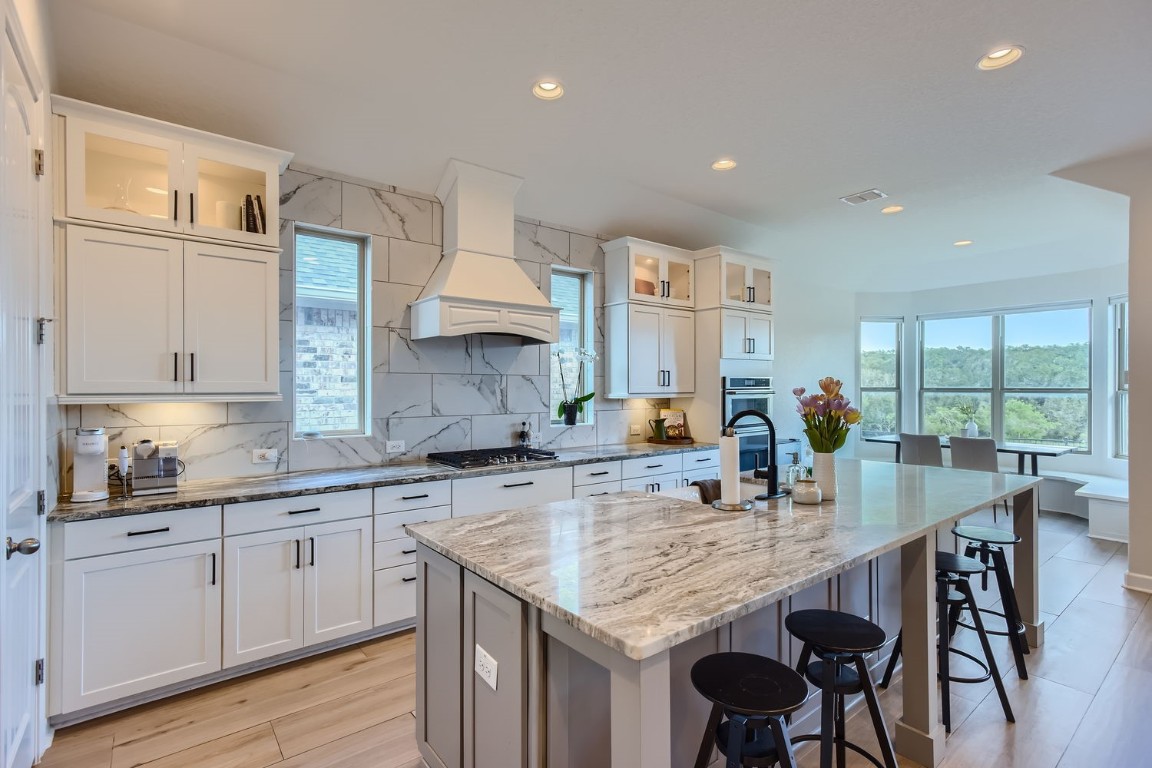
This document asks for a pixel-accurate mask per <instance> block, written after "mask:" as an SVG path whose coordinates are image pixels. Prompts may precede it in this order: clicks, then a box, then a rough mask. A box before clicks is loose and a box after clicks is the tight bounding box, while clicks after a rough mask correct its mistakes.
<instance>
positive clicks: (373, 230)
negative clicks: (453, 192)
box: [49, 168, 666, 493]
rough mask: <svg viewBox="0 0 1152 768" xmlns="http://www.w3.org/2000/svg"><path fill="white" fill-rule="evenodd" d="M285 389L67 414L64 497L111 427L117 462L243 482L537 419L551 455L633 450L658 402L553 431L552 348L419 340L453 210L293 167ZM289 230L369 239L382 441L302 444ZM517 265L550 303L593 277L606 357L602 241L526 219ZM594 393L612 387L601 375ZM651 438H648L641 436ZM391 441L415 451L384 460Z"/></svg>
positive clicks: (490, 439) (456, 444)
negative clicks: (586, 274) (273, 395)
mask: <svg viewBox="0 0 1152 768" xmlns="http://www.w3.org/2000/svg"><path fill="white" fill-rule="evenodd" d="M280 214H281V217H282V219H281V226H280V232H281V247H282V248H283V249H284V253H283V255H282V257H281V260H280V290H281V300H280V310H281V311H280V371H281V373H280V391H281V392H282V393H284V400H283V402H277V403H174V404H154V403H149V404H135V405H132V404H116V405H72V406H65V407H62V408H60V409H59V410H60V414H59V419H60V421H61V422H62V423H61V424H60V425H59V428H58V429H55V430H53V431H52V432H50V435H49V436H50V440H51V439H54V440H55V441H56V444H57V447H58V450H56V451H51V450H50V451H49V453H50V456H52V457H54V458H58V461H57V462H56V464H57V467H56V469H57V471H58V475H59V478H60V491H61V493H68V492H70V491H71V455H70V451H71V432H70V431H69V430H70V429H74V428H75V427H77V426H103V427H105V428H107V431H108V444H109V451H110V453H111V454H112V455H114V454H115V451H116V449H117V448H118V447H119V446H120V445H122V444H131V443H132V442H135V441H137V440H141V439H144V438H149V439H152V440H176V441H179V443H180V457H181V459H183V461H184V462H185V464H186V467H187V469H186V471H185V478H186V479H188V480H203V479H208V478H219V477H245V476H253V475H266V474H275V473H282V472H289V471H299V470H307V469H327V468H335V467H351V466H363V465H370V464H383V463H389V462H399V461H404V460H411V459H413V458H418V457H421V456H424V455H426V454H427V453H429V452H432V451H445V450H459V449H466V448H493V447H498V446H505V445H511V444H512V443H513V442H514V441H515V436H516V433H517V432H518V431H519V429H520V423H521V422H522V421H527V422H529V423H530V424H531V425H532V429H533V430H534V431H537V432H539V433H540V435H541V442H542V445H543V446H544V447H548V448H572V447H580V446H591V445H604V444H612V443H626V442H634V441H639V440H642V439H643V438H642V437H632V436H630V435H629V434H628V433H629V427H630V425H632V424H641V425H646V424H647V420H648V419H650V418H654V417H655V416H656V415H657V414H656V410H657V409H658V408H659V407H661V406H664V405H666V401H659V400H625V401H620V400H605V399H603V398H599V397H598V398H597V399H596V401H595V408H594V413H595V417H594V421H595V423H594V424H591V425H579V426H575V427H564V426H553V425H552V423H551V418H550V417H551V416H552V414H551V413H550V409H549V406H548V400H549V395H548V392H549V381H548V370H549V359H548V355H549V354H550V347H549V346H548V345H522V344H521V343H520V342H519V341H518V340H515V339H508V338H504V337H498V336H465V337H456V338H446V339H426V340H421V341H413V340H412V338H411V335H410V330H409V329H410V327H411V320H410V313H409V310H408V302H410V301H413V300H414V299H416V298H417V297H418V296H419V294H420V291H421V289H422V288H423V286H424V284H425V283H426V282H427V280H428V278H429V276H430V275H431V274H432V271H433V270H434V269H435V268H436V264H437V263H438V262H439V260H440V251H441V245H440V244H441V243H442V242H443V239H442V231H441V230H442V226H443V218H444V217H443V209H442V206H441V205H440V203H439V201H437V200H435V199H434V198H433V197H432V196H430V195H421V194H419V193H414V192H410V191H408V190H403V191H401V190H398V189H397V188H395V187H391V186H387V185H379V186H368V185H366V184H360V183H353V182H351V181H346V180H343V179H339V178H332V177H328V176H325V175H323V174H321V173H312V172H304V171H302V170H298V169H295V168H290V169H289V170H288V171H287V172H286V173H285V174H284V175H283V176H282V177H281V179H280ZM293 222H299V223H301V224H317V225H321V226H326V227H336V228H341V229H345V230H349V231H353V232H360V233H365V234H370V235H372V269H371V275H372V325H373V328H372V338H371V349H372V373H371V376H372V379H371V381H372V385H371V407H372V432H371V434H370V435H367V436H362V437H347V438H331V439H322V440H296V439H293V437H292V393H293V390H294V380H293V375H292V368H293V353H292V350H293V338H294V328H293V316H294V311H293V306H292V296H293V291H292V287H293V254H292V231H293V226H292V225H293ZM515 233H516V239H515V254H514V255H515V257H516V261H517V263H518V264H519V265H520V266H521V268H522V269H523V270H524V272H525V273H526V274H527V275H528V276H529V277H530V278H531V279H532V280H533V282H535V283H536V284H537V285H538V286H540V288H541V290H542V291H544V293H545V295H549V292H550V276H551V271H550V267H552V266H553V265H560V266H567V267H575V268H579V269H587V270H590V271H592V272H594V275H595V276H594V289H595V290H594V303H595V318H594V320H595V328H596V339H595V344H596V348H597V351H598V352H599V353H600V354H601V355H603V352H604V322H603V318H604V313H603V303H604V253H603V251H601V250H600V248H599V244H600V243H601V242H603V241H604V240H607V239H608V238H597V237H593V236H590V235H587V234H583V233H579V232H571V231H568V230H565V229H563V228H559V227H555V226H546V225H544V224H541V223H539V222H534V221H527V220H517V221H516V224H515ZM595 383H596V390H597V391H598V392H602V391H603V380H602V379H601V378H600V377H597V378H596V381H595ZM645 431H646V427H645ZM389 440H403V441H404V443H405V451H404V452H403V453H400V454H387V453H385V444H386V442H387V441H389ZM257 448H276V449H278V450H279V452H280V460H279V461H278V462H277V463H275V464H253V463H252V450H253V449H257Z"/></svg>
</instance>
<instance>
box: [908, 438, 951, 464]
mask: <svg viewBox="0 0 1152 768" xmlns="http://www.w3.org/2000/svg"><path fill="white" fill-rule="evenodd" d="M900 463H901V464H919V465H920V466H923V467H942V466H944V451H942V450H941V449H940V437H939V435H911V434H908V433H907V432H901V433H900Z"/></svg>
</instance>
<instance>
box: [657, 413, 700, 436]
mask: <svg viewBox="0 0 1152 768" xmlns="http://www.w3.org/2000/svg"><path fill="white" fill-rule="evenodd" d="M660 418H662V419H664V432H665V433H666V434H667V435H668V437H669V438H670V439H677V438H682V437H691V436H692V435H691V434H689V432H688V417H687V416H686V415H685V413H684V410H683V409H681V408H661V409H660Z"/></svg>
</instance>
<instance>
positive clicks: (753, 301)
mask: <svg viewBox="0 0 1152 768" xmlns="http://www.w3.org/2000/svg"><path fill="white" fill-rule="evenodd" d="M748 290H750V291H752V303H753V304H755V303H756V286H752V287H751V288H749V289H748Z"/></svg>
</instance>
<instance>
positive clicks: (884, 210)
mask: <svg viewBox="0 0 1152 768" xmlns="http://www.w3.org/2000/svg"><path fill="white" fill-rule="evenodd" d="M902 210H904V206H902V205H890V206H888V207H887V208H881V209H880V213H900V211H902Z"/></svg>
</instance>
